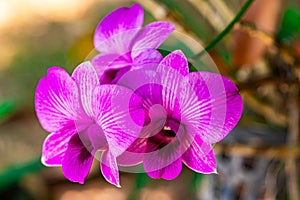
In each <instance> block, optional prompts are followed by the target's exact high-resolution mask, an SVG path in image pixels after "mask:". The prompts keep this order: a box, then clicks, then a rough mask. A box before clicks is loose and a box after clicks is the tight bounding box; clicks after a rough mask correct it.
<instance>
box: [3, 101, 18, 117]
mask: <svg viewBox="0 0 300 200" xmlns="http://www.w3.org/2000/svg"><path fill="white" fill-rule="evenodd" d="M16 107H17V106H16V101H15V100H13V99H5V100H3V101H2V102H0V122H1V121H3V120H5V119H6V118H7V117H9V116H10V115H11V114H12V113H13V112H14V111H15V110H16Z"/></svg>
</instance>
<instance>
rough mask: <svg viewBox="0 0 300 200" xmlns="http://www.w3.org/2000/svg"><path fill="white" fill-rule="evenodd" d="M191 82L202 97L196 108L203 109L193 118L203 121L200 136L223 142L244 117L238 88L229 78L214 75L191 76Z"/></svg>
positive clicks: (204, 73)
mask: <svg viewBox="0 0 300 200" xmlns="http://www.w3.org/2000/svg"><path fill="white" fill-rule="evenodd" d="M188 82H189V84H190V87H191V88H193V90H194V91H195V93H196V95H197V96H198V104H195V105H197V106H196V107H195V106H194V108H199V110H198V112H197V111H195V112H194V114H193V115H191V117H190V118H192V117H193V118H194V119H197V120H199V126H198V128H199V133H200V134H201V137H202V139H203V140H204V141H205V142H207V143H209V144H211V143H215V142H218V141H220V140H221V139H223V138H224V137H225V136H226V135H227V134H228V133H229V132H230V131H231V130H232V129H233V128H234V127H235V125H236V124H237V122H238V121H239V119H240V117H241V114H242V109H243V102H242V98H241V96H240V95H239V93H238V88H237V87H236V86H235V84H234V83H233V82H232V81H230V80H229V79H227V78H225V77H223V76H221V75H219V74H213V73H210V72H194V73H191V74H189V76H188ZM194 110H195V109H194ZM191 113H192V112H191Z"/></svg>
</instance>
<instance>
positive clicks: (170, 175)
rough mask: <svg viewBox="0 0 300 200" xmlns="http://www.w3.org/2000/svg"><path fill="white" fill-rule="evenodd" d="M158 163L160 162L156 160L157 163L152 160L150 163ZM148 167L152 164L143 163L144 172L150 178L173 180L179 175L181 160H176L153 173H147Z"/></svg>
mask: <svg viewBox="0 0 300 200" xmlns="http://www.w3.org/2000/svg"><path fill="white" fill-rule="evenodd" d="M159 161H160V160H158V161H155V160H152V162H159ZM148 165H152V163H149V162H148V161H145V162H144V168H145V171H146V172H147V174H148V175H149V176H150V177H151V178H155V179H158V178H163V179H166V180H173V179H175V178H176V177H177V176H178V175H179V174H180V172H181V170H182V163H181V158H178V159H177V160H176V161H174V162H173V163H171V164H170V165H168V166H166V167H162V168H159V169H158V170H155V171H149V169H148Z"/></svg>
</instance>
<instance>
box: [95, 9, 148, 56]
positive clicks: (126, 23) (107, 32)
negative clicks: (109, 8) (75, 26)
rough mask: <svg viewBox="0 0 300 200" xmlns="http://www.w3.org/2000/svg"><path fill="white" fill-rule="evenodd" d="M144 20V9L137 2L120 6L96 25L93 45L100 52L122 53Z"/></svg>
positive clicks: (126, 49)
mask: <svg viewBox="0 0 300 200" xmlns="http://www.w3.org/2000/svg"><path fill="white" fill-rule="evenodd" d="M143 22H144V11H143V8H142V7H141V6H140V5H139V4H134V5H132V6H131V7H130V8H126V7H122V8H118V9H116V10H114V11H113V12H112V13H110V14H109V15H107V16H106V17H105V18H104V19H103V20H102V21H101V22H100V23H99V25H98V27H97V28H96V31H95V35H94V45H95V47H96V49H97V50H98V51H100V52H102V53H104V52H106V53H120V54H122V53H124V52H128V50H129V49H130V48H129V47H130V44H131V42H132V40H133V38H134V37H135V36H136V34H137V32H139V30H140V28H141V27H142V25H143Z"/></svg>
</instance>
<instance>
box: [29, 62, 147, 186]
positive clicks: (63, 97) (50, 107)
mask: <svg viewBox="0 0 300 200" xmlns="http://www.w3.org/2000/svg"><path fill="white" fill-rule="evenodd" d="M131 93H132V92H131V91H130V90H129V89H127V88H124V87H121V86H117V85H100V83H99V79H98V76H97V74H96V71H95V70H94V68H93V66H92V65H91V63H90V62H85V63H82V64H80V65H79V66H78V67H77V68H76V69H75V70H74V72H73V74H72V76H69V74H68V73H67V72H66V71H65V70H64V69H61V68H59V67H52V68H50V69H49V70H48V74H47V76H45V77H44V78H42V79H41V80H40V82H39V83H38V86H37V89H36V95H35V110H36V114H37V117H38V119H39V121H40V123H41V125H42V127H43V128H44V129H45V130H46V131H48V132H51V134H50V135H49V136H48V137H47V138H46V139H45V141H44V145H43V151H42V163H43V164H44V165H46V166H62V170H63V173H64V175H65V177H66V178H68V179H69V180H70V181H73V182H79V183H81V184H83V183H84V179H85V178H86V176H87V175H88V173H89V171H90V168H91V165H92V161H93V158H94V155H95V153H96V151H98V150H101V151H102V157H101V171H102V174H103V176H104V178H105V179H106V180H107V181H108V182H110V183H112V184H114V185H116V186H118V187H119V186H120V185H119V172H118V167H117V163H116V157H117V156H118V155H120V154H121V153H122V152H123V151H125V149H126V148H128V146H129V145H131V143H132V142H133V141H134V140H135V139H136V137H137V135H136V133H138V132H139V129H140V128H141V125H142V124H143V120H144V117H143V116H144V114H143V113H142V112H139V111H138V110H136V109H134V107H135V105H139V101H140V100H139V98H138V97H137V96H134V95H132V94H131ZM126 98H127V99H128V98H130V99H131V100H130V105H128V104H126V105H125V104H124V103H122V102H126ZM128 102H129V101H128ZM128 109H130V110H128ZM130 113H131V114H134V116H137V118H136V120H135V122H137V123H139V124H140V126H138V125H137V124H129V123H130V120H128V118H130V116H129V115H130ZM114 116H117V117H114ZM123 124H125V125H126V124H127V126H128V127H129V128H127V129H124V128H123V127H122V126H123Z"/></svg>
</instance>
